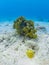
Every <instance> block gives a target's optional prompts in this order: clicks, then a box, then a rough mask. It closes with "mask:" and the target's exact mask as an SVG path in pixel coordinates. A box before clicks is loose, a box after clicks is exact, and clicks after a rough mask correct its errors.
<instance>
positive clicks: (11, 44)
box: [0, 21, 49, 65]
mask: <svg viewBox="0 0 49 65" xmlns="http://www.w3.org/2000/svg"><path fill="white" fill-rule="evenodd" d="M35 27H36V28H37V29H38V31H37V34H38V38H37V39H35V40H34V39H26V40H25V43H23V42H22V40H23V37H19V35H17V32H16V31H15V30H14V29H13V23H11V22H8V21H7V22H4V23H0V65H49V22H38V21H37V22H35ZM39 27H43V28H44V29H39ZM31 46H35V49H34V51H35V56H34V57H33V58H32V59H29V58H28V57H27V56H26V50H27V49H32V48H31Z"/></svg>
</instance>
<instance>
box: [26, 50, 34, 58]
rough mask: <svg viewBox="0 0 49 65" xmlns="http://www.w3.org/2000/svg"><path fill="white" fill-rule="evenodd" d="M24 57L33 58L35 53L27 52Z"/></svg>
mask: <svg viewBox="0 0 49 65" xmlns="http://www.w3.org/2000/svg"><path fill="white" fill-rule="evenodd" d="M26 55H27V56H28V58H33V57H34V55H35V52H34V51H33V50H27V51H26Z"/></svg>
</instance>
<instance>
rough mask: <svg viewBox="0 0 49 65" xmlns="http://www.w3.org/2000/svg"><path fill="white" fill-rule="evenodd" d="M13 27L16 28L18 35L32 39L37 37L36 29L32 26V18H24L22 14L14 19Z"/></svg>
mask: <svg viewBox="0 0 49 65" xmlns="http://www.w3.org/2000/svg"><path fill="white" fill-rule="evenodd" d="M13 28H14V29H16V30H17V32H18V34H20V35H23V36H26V37H30V38H34V39H35V38H37V34H36V32H37V30H36V29H35V27H34V22H33V21H32V20H26V19H25V18H24V17H23V16H21V17H19V18H18V19H17V20H15V21H14V25H13Z"/></svg>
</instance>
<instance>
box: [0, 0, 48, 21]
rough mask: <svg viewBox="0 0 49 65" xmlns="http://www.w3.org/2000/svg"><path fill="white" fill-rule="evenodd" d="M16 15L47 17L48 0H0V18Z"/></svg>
mask: <svg viewBox="0 0 49 65" xmlns="http://www.w3.org/2000/svg"><path fill="white" fill-rule="evenodd" d="M18 16H25V17H26V18H29V19H36V20H37V19H40V18H41V19H44V20H48V19H49V0H0V20H13V19H15V18H17V17H18Z"/></svg>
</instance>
